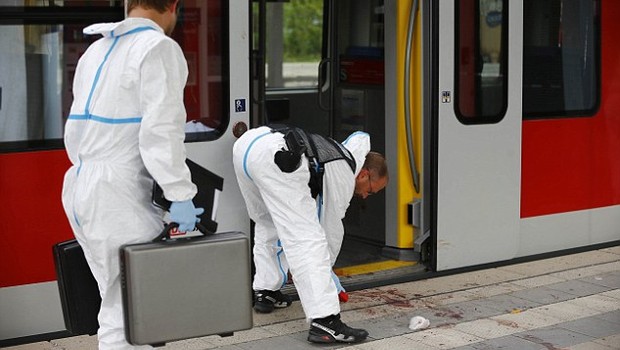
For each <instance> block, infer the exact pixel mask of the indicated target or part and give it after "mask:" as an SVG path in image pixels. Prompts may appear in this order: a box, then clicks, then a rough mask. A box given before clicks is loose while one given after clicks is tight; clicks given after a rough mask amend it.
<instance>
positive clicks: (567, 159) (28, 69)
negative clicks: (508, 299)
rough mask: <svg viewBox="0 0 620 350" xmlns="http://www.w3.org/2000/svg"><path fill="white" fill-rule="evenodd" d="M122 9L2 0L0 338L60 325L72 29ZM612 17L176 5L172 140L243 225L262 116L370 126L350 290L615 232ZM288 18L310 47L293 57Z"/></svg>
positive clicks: (458, 5)
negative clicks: (185, 74) (384, 176)
mask: <svg viewBox="0 0 620 350" xmlns="http://www.w3.org/2000/svg"><path fill="white" fill-rule="evenodd" d="M306 10H307V11H308V12H305V11H306ZM295 14H297V15H299V14H303V15H302V16H303V18H296V19H295V20H294V21H291V20H290V18H289V17H290V16H294V15H295ZM317 14H318V15H317ZM123 16H124V9H123V1H84V0H75V1H71V0H52V1H37V0H11V1H9V0H0V62H2V63H1V64H0V193H2V198H3V199H4V205H3V206H2V209H1V210H0V235H2V244H1V245H0V263H1V264H2V273H1V274H0V314H1V315H3V316H2V317H0V346H4V345H8V344H18V343H24V342H31V341H34V340H37V339H51V338H56V337H63V336H68V335H70V334H69V333H68V332H67V331H66V329H65V326H64V322H63V318H62V317H63V316H62V310H61V307H60V299H59V293H58V287H57V285H56V275H55V272H54V263H53V258H52V246H53V245H54V244H55V243H58V242H60V241H63V240H68V239H71V238H72V233H71V230H70V228H69V225H68V222H67V220H66V217H65V214H64V212H63V209H62V205H61V203H60V191H61V188H62V180H63V176H64V172H65V171H66V170H67V168H68V167H69V161H68V159H67V157H66V154H65V152H64V149H63V143H62V130H63V124H64V121H65V120H66V116H67V114H68V113H67V111H68V108H69V106H70V103H71V81H72V74H73V71H74V69H75V64H76V62H77V59H78V58H79V56H80V54H81V53H82V52H84V50H85V48H86V47H87V46H88V44H89V43H90V41H91V40H92V38H88V37H84V36H83V35H82V34H81V30H82V28H83V27H85V26H86V25H88V24H90V23H95V22H105V21H117V20H120V19H122V18H123ZM618 16H620V3H618V2H616V1H601V0H542V1H541V0H521V1H517V0H513V1H508V0H442V1H430V0H421V1H418V0H311V1H297V0H290V1H267V0H260V1H252V2H248V1H242V0H230V1H228V0H207V1H201V0H184V1H183V7H182V9H181V18H180V21H179V25H178V27H177V29H176V30H175V32H174V33H173V37H174V38H175V39H176V40H177V41H178V42H179V43H180V45H181V47H182V48H183V51H184V53H185V56H186V58H187V61H188V66H189V69H190V75H189V78H188V83H187V86H186V90H185V104H186V109H187V114H188V115H187V129H186V131H187V134H186V147H187V149H188V156H189V158H190V159H192V160H194V161H195V162H197V163H199V164H201V165H203V166H205V167H206V168H208V169H210V170H211V171H213V172H215V173H216V174H218V175H219V176H221V177H223V178H224V188H223V191H222V193H221V194H220V195H219V199H220V203H219V205H218V212H217V217H216V221H217V222H218V224H219V226H218V231H219V232H224V231H230V230H236V231H242V232H246V233H247V234H248V235H251V223H250V220H249V218H248V217H247V214H246V213H245V208H244V205H243V200H242V197H241V194H240V192H239V189H238V187H237V185H236V183H235V177H234V173H233V170H232V162H231V156H232V151H231V149H232V144H233V143H234V141H235V140H236V138H237V137H238V136H239V134H240V133H241V132H242V131H243V130H244V128H245V127H252V126H257V125H262V124H267V123H272V122H277V123H285V124H292V125H297V126H300V127H303V128H305V129H306V130H308V131H312V132H319V133H322V134H326V135H329V136H331V137H333V138H334V139H335V140H337V141H342V140H344V138H346V136H347V135H348V134H350V133H351V132H355V131H365V132H367V133H369V134H370V136H371V140H372V145H373V148H374V149H375V150H378V151H380V152H383V153H384V154H386V156H387V159H388V164H389V172H390V182H389V184H388V186H387V188H386V190H385V191H383V192H381V193H379V194H377V195H374V196H371V197H369V198H368V199H367V200H360V199H358V198H354V199H352V201H351V206H350V207H349V210H348V212H347V215H346V217H345V218H344V223H345V240H344V243H343V247H342V251H341V254H340V256H339V258H338V261H337V263H336V266H335V267H334V269H335V271H336V273H337V274H338V275H340V277H341V281H342V283H343V285H344V286H345V288H347V289H356V288H362V287H367V286H372V285H386V284H391V283H395V282H399V281H405V280H415V279H419V278H426V277H432V276H435V275H440V274H445V273H458V272H459V271H462V270H463V269H476V268H480V267H482V266H488V265H489V264H508V263H513V262H517V261H524V260H528V259H536V258H540V257H542V256H548V255H553V254H563V253H566V252H571V251H574V250H586V249H594V248H599V247H601V246H611V245H618V244H620V161H619V160H620V89H618V88H616V87H617V86H618V84H620V83H619V82H620V69H619V68H620V64H619V63H618V62H620V49H619V48H618V46H617V45H615V44H614V41H615V35H616V33H618V32H619V31H620V24H618V21H617V20H616V18H618ZM300 20H307V22H304V25H305V26H306V27H304V28H303V31H304V33H305V32H307V33H308V34H313V33H314V35H315V36H316V38H306V37H304V40H306V41H308V42H313V40H315V39H316V40H317V43H318V44H317V52H316V55H315V56H313V58H311V59H308V60H309V61H311V62H301V63H300V62H288V61H287V59H288V57H289V54H288V53H287V52H288V51H287V47H286V45H288V42H287V40H286V33H289V32H290V29H291V28H290V27H289V26H290V25H291V23H292V22H296V21H297V22H298V21H300ZM315 29H316V30H315ZM297 33H298V32H297ZM296 35H300V34H296ZM294 39H295V38H294ZM297 41H299V39H298V40H297ZM306 67H310V69H306ZM308 72H309V73H308ZM300 77H302V78H303V79H302V78H300ZM286 291H287V292H289V293H294V286H293V285H290V286H287V287H286ZM6 315H9V316H6Z"/></svg>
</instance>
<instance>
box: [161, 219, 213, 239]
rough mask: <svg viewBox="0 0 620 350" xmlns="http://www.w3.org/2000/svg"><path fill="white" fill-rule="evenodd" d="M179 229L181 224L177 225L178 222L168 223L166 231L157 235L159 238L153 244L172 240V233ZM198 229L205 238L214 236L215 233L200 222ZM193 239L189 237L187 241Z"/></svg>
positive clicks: (197, 225)
mask: <svg viewBox="0 0 620 350" xmlns="http://www.w3.org/2000/svg"><path fill="white" fill-rule="evenodd" d="M178 227H179V224H177V223H176V222H171V223H167V224H166V225H165V226H164V229H163V230H162V231H161V233H160V234H159V235H157V237H155V238H154V239H153V242H159V241H165V240H169V239H170V231H172V230H173V229H175V228H178ZM196 228H197V229H198V231H200V232H201V233H202V234H203V236H208V235H212V234H213V232H211V231H209V230H208V229H207V228H206V227H205V226H204V225H203V224H201V223H200V222H198V223H196ZM192 237H194V236H192ZM192 237H187V239H190V238H192ZM198 237H200V236H198Z"/></svg>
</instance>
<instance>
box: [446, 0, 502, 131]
mask: <svg viewBox="0 0 620 350" xmlns="http://www.w3.org/2000/svg"><path fill="white" fill-rule="evenodd" d="M456 4H457V5H456V6H457V9H456V26H455V29H456V67H455V73H456V75H455V80H456V86H457V88H456V94H455V99H456V101H455V102H456V103H455V112H456V115H457V118H458V119H459V120H460V121H461V123H463V124H485V123H496V122H499V121H500V120H501V119H502V118H503V117H504V114H505V112H506V108H507V95H508V82H507V78H508V76H507V74H506V69H507V66H508V55H507V47H508V45H507V44H508V6H507V1H506V0H459V1H456Z"/></svg>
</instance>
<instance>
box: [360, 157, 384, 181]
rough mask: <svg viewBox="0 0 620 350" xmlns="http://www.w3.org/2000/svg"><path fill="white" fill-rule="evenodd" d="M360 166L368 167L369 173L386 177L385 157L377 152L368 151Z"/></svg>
mask: <svg viewBox="0 0 620 350" xmlns="http://www.w3.org/2000/svg"><path fill="white" fill-rule="evenodd" d="M362 168H364V169H368V170H369V171H370V172H371V173H374V174H376V175H377V176H379V177H380V178H383V177H388V170H387V162H386V161H385V157H384V156H383V155H382V154H381V153H379V152H373V151H370V152H368V154H367V155H366V160H365V161H364V166H362Z"/></svg>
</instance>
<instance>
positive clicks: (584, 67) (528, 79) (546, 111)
mask: <svg viewBox="0 0 620 350" xmlns="http://www.w3.org/2000/svg"><path fill="white" fill-rule="evenodd" d="M599 10H600V1H598V0H548V1H540V0H528V1H525V2H524V7H523V11H524V16H523V17H524V21H523V114H524V118H526V119H534V118H549V117H563V116H577V115H580V116H591V115H594V114H595V113H596V111H597V110H598V104H599V99H598V96H599V86H600V83H599V79H600V73H599V70H600V66H599V62H600V60H599V57H600V56H599V47H600V46H599V45H600V35H599V33H600V28H599V18H598V16H599V13H600V12H599Z"/></svg>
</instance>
